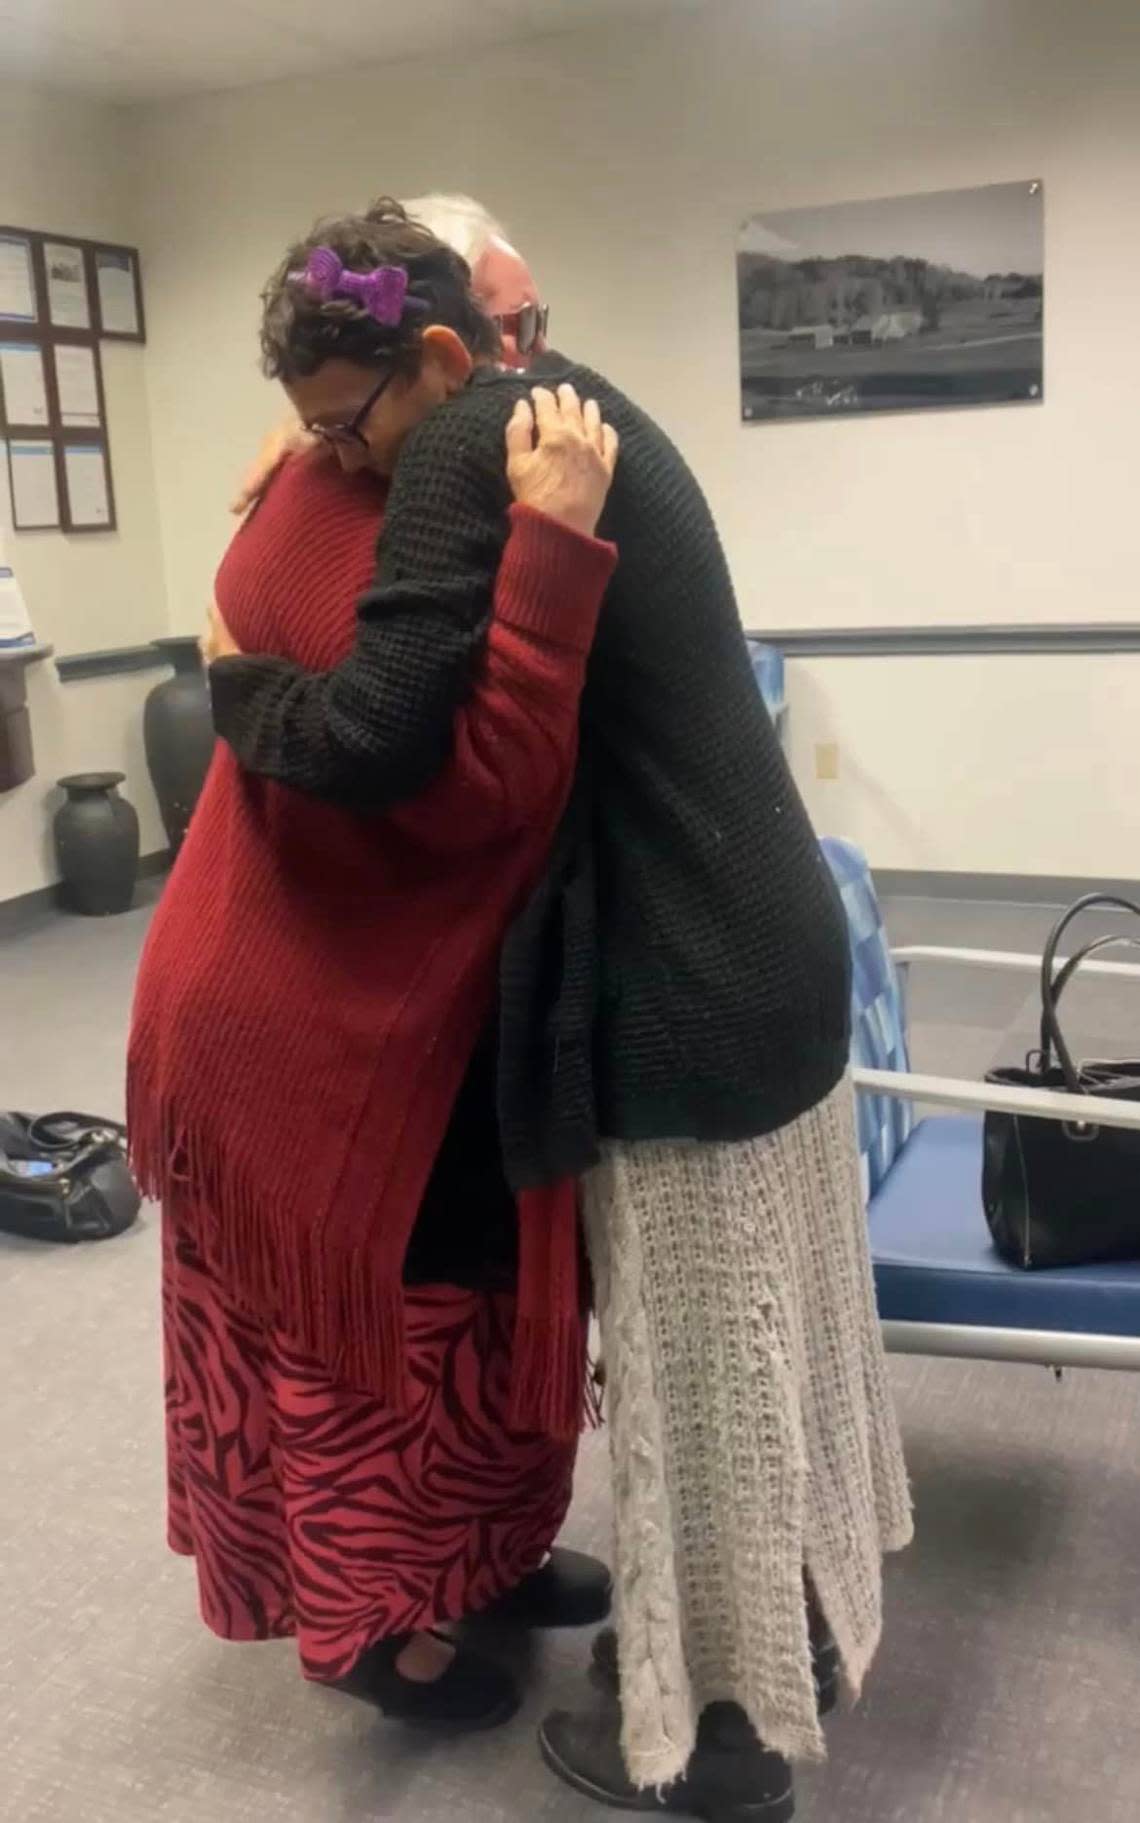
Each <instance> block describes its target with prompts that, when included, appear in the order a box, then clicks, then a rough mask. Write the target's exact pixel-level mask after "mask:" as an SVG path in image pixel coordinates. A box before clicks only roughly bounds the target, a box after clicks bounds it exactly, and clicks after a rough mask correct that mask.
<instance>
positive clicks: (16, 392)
mask: <svg viewBox="0 0 1140 1823" xmlns="http://www.w3.org/2000/svg"><path fill="white" fill-rule="evenodd" d="M0 383H2V384H3V387H4V416H5V417H6V419H7V421H8V423H9V424H46V423H47V421H48V403H47V388H46V386H45V385H44V358H43V355H42V354H41V352H40V349H39V346H38V344H37V343H35V342H0Z"/></svg>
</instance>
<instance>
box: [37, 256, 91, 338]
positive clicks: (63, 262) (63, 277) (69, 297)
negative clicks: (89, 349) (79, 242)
mask: <svg viewBox="0 0 1140 1823" xmlns="http://www.w3.org/2000/svg"><path fill="white" fill-rule="evenodd" d="M44 268H45V271H46V273H47V294H48V319H49V321H50V323H51V326H52V328H53V329H90V327H91V303H90V299H89V297H88V293H87V259H86V256H85V254H84V251H83V248H82V247H76V246H74V245H73V244H72V243H71V242H69V241H45V242H44Z"/></svg>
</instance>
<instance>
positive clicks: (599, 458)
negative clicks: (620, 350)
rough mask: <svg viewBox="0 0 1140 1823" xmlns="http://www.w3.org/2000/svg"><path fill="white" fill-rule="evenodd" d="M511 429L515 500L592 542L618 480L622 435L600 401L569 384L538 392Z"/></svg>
mask: <svg viewBox="0 0 1140 1823" xmlns="http://www.w3.org/2000/svg"><path fill="white" fill-rule="evenodd" d="M531 399H532V400H533V404H532V403H531V402H530V400H527V399H520V400H519V402H518V404H517V405H516V406H515V409H514V414H513V416H512V417H511V420H510V422H509V424H508V425H507V480H508V481H509V482H510V485H511V492H512V493H513V494H514V497H515V499H516V500H518V501H520V502H521V503H522V504H523V505H524V506H529V507H533V508H534V510H535V511H536V512H539V513H545V514H546V515H547V517H548V518H550V519H557V520H558V521H560V523H561V524H563V525H568V526H570V527H571V528H572V529H573V530H574V531H576V532H582V533H583V534H584V535H585V536H586V537H587V538H592V537H593V536H594V534H595V532H596V531H597V528H598V520H599V519H600V518H601V516H602V508H603V507H604V505H605V503H606V496H607V494H608V493H609V491H610V483H611V482H612V480H613V478H614V468H615V466H616V464H617V457H618V435H617V432H616V430H614V428H613V426H612V425H611V424H606V423H604V422H603V420H602V414H601V411H600V410H599V408H598V404H597V401H596V400H594V399H587V400H586V403H585V405H583V404H582V402H581V401H580V399H579V398H578V394H577V393H576V392H575V390H574V388H573V387H572V386H570V385H564V386H560V387H559V388H558V392H557V394H555V393H553V392H551V391H549V389H548V388H547V387H545V386H536V387H534V388H533V390H532V393H531Z"/></svg>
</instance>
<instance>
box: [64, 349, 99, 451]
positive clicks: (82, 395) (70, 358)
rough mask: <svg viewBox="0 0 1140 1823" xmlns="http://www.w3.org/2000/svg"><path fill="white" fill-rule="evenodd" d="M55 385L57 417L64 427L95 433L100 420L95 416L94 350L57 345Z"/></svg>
mask: <svg viewBox="0 0 1140 1823" xmlns="http://www.w3.org/2000/svg"><path fill="white" fill-rule="evenodd" d="M55 384H56V389H57V391H58V393H59V415H60V418H61V419H62V420H63V422H64V424H68V425H70V426H71V427H72V428H73V429H75V430H98V428H99V426H100V424H101V422H102V419H101V418H100V416H99V382H98V378H97V376H96V370H95V350H94V349H93V348H86V347H80V346H78V345H76V344H74V343H71V342H57V343H56V345H55Z"/></svg>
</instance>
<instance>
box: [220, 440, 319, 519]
mask: <svg viewBox="0 0 1140 1823" xmlns="http://www.w3.org/2000/svg"><path fill="white" fill-rule="evenodd" d="M316 441H317V439H316V438H315V437H314V436H313V435H312V434H311V432H309V431H307V430H306V429H305V426H304V425H303V424H302V423H301V421H300V419H298V418H289V419H288V420H287V421H286V422H285V423H284V424H279V425H278V426H277V429H276V430H274V431H270V433H269V435H268V437H266V439H265V442H264V443H263V444H262V446H261V448H260V449H259V450H258V452H257V455H256V456H255V457H254V460H253V462H252V463H251V465H250V467H249V468H248V469H247V470H246V472H245V476H244V478H243V480H242V484H241V487H240V488H239V489H238V492H237V493H236V494H235V495H234V498H233V500H232V501H231V502H230V512H231V513H237V514H239V515H240V514H242V513H244V512H246V511H248V509H249V508H250V507H251V506H253V505H254V504H255V503H256V502H257V501H258V500H260V499H261V496H262V494H263V493H264V492H265V490H266V488H267V487H268V486H269V483H270V482H271V481H272V479H273V477H274V475H275V474H276V473H277V470H278V469H279V468H280V467H281V464H282V463H283V462H285V461H287V459H288V458H289V457H290V456H299V455H301V454H302V453H303V452H304V451H305V450H309V449H312V447H313V445H314V444H315V443H316Z"/></svg>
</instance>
